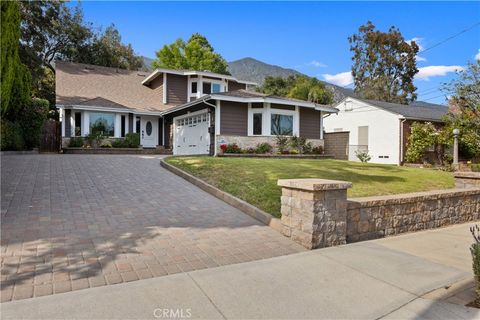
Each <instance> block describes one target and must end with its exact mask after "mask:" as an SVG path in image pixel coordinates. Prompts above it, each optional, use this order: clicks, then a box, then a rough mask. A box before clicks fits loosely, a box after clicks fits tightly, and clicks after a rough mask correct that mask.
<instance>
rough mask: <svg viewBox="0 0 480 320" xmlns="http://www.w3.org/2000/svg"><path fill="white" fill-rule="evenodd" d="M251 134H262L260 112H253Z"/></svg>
mask: <svg viewBox="0 0 480 320" xmlns="http://www.w3.org/2000/svg"><path fill="white" fill-rule="evenodd" d="M253 134H254V135H256V136H257V135H261V134H262V114H261V113H254V114H253Z"/></svg>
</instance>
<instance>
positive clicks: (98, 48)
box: [69, 24, 143, 70]
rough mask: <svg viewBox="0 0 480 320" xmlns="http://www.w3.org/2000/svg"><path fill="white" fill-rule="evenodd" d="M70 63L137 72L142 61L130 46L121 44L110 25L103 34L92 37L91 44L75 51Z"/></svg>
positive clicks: (120, 38)
mask: <svg viewBox="0 0 480 320" xmlns="http://www.w3.org/2000/svg"><path fill="white" fill-rule="evenodd" d="M69 60H71V61H75V62H81V63H88V64H94V65H99V66H104V67H112V68H121V69H128V70H139V69H141V68H142V67H143V59H142V57H140V56H137V55H136V54H135V52H134V50H133V48H132V45H131V44H127V45H125V44H123V43H122V37H121V35H120V32H119V31H118V30H117V28H115V25H113V24H112V25H110V26H109V27H108V28H107V29H105V31H104V32H103V33H100V34H97V35H94V36H93V40H92V43H91V44H89V45H87V46H85V47H83V48H81V49H80V50H77V54H76V55H75V56H72V57H70V59H69Z"/></svg>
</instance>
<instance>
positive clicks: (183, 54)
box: [152, 33, 230, 74]
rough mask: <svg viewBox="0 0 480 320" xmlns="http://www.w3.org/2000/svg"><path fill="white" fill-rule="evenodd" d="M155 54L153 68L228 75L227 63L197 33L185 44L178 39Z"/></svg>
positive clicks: (205, 39)
mask: <svg viewBox="0 0 480 320" xmlns="http://www.w3.org/2000/svg"><path fill="white" fill-rule="evenodd" d="M156 54H157V59H156V60H154V61H153V63H152V66H153V67H154V68H170V69H191V70H199V71H204V70H208V71H210V72H215V73H220V74H230V73H229V72H228V64H227V61H226V60H225V59H224V58H223V57H222V56H221V55H220V54H219V53H216V52H215V50H214V49H213V47H212V46H211V45H210V43H209V42H208V40H207V38H205V37H204V36H202V35H201V34H198V33H194V34H192V36H191V37H190V39H188V41H187V42H185V41H184V40H183V39H180V38H179V39H177V40H176V41H175V42H173V43H171V44H168V45H164V46H163V47H162V49H160V50H159V51H157V53H156Z"/></svg>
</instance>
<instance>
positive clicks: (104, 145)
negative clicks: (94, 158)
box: [100, 140, 112, 148]
mask: <svg viewBox="0 0 480 320" xmlns="http://www.w3.org/2000/svg"><path fill="white" fill-rule="evenodd" d="M111 147H112V143H111V142H110V141H109V140H104V141H102V143H101V144H100V148H111Z"/></svg>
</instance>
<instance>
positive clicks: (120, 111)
mask: <svg viewBox="0 0 480 320" xmlns="http://www.w3.org/2000/svg"><path fill="white" fill-rule="evenodd" d="M249 85H255V84H254V83H252V82H247V81H241V80H238V79H236V78H234V77H232V76H228V75H223V74H216V73H212V72H208V71H191V70H171V69H157V70H155V71H153V72H151V73H146V72H140V71H127V70H122V69H117V68H106V67H100V66H93V65H86V64H78V63H69V62H58V63H57V64H56V102H57V108H58V110H59V112H60V119H61V122H62V138H63V139H62V141H63V145H64V146H68V141H69V139H70V138H71V137H85V136H88V135H89V134H90V133H91V132H92V128H95V130H97V129H98V128H101V130H102V132H103V134H104V135H105V136H108V137H110V138H112V139H115V138H117V139H118V138H122V137H125V135H126V134H127V133H139V135H140V143H141V145H142V146H143V147H144V148H165V149H172V151H173V153H174V154H178V155H187V154H216V153H217V152H219V150H220V145H222V144H228V143H237V144H238V145H239V146H240V147H242V148H248V147H255V146H256V145H257V144H258V143H261V142H268V143H270V144H274V138H275V136H276V135H286V136H292V135H296V136H303V137H305V138H307V139H308V140H309V141H311V142H312V144H314V145H317V146H323V117H324V116H326V115H328V114H330V113H335V112H337V110H336V109H334V108H332V107H329V106H324V105H318V104H315V103H311V102H306V101H301V100H294V99H287V98H283V97H277V96H272V95H265V94H261V93H257V92H253V91H247V90H246V89H247V86H249ZM99 126H100V127H99Z"/></svg>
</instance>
